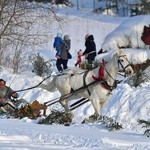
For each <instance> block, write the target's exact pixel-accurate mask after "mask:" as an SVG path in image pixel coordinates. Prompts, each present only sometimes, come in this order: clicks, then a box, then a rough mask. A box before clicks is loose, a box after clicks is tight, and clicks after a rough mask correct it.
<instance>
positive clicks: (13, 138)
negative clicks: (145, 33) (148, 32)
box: [0, 8, 150, 150]
mask: <svg viewBox="0 0 150 150" xmlns="http://www.w3.org/2000/svg"><path fill="white" fill-rule="evenodd" d="M60 13H61V15H65V14H67V17H68V20H69V21H68V24H67V26H66V27H64V28H63V33H64V34H66V33H68V34H69V35H70V37H71V41H72V43H71V46H72V48H71V54H72V55H73V59H71V60H69V67H74V64H75V62H76V57H77V56H76V52H77V50H79V49H80V48H82V49H84V48H85V47H84V36H85V35H86V34H87V33H90V34H93V35H94V38H95V42H96V45H97V52H98V51H99V49H100V48H101V46H102V48H103V49H104V50H107V51H113V50H115V48H116V46H117V44H118V43H119V44H120V45H119V46H121V47H126V42H128V41H127V39H126V38H125V35H124V33H126V35H128V34H127V33H129V34H131V33H132V34H131V35H132V39H133V40H132V42H133V43H132V45H133V48H130V49H129V48H125V49H124V50H125V53H126V54H127V56H128V58H129V60H130V61H131V62H133V63H134V64H138V63H141V62H145V61H146V60H147V59H150V51H149V48H150V47H149V46H146V45H144V44H143V43H142V41H141V40H140V35H141V33H142V29H143V25H148V24H150V16H137V17H132V18H129V19H128V18H122V19H121V18H119V17H108V16H102V15H100V16H98V15H94V16H92V14H91V12H90V14H91V15H89V13H87V12H85V11H84V12H83V13H82V12H81V11H77V10H74V9H72V10H71V12H70V10H69V11H68V9H66V8H65V9H64V8H62V9H61V10H60ZM69 13H70V14H69ZM98 17H99V19H98ZM127 29H128V30H127ZM135 29H136V33H134V32H135ZM132 31H133V32H132ZM137 33H138V35H139V36H138V42H136V40H137V39H136V40H134V39H135V38H134V37H135V35H136V34H137ZM48 44H49V45H50V50H49V47H48V46H47V45H48ZM137 44H138V49H137ZM47 45H43V47H42V48H41V49H37V51H38V52H41V53H42V54H43V55H44V57H45V58H46V59H49V58H54V54H53V53H54V51H53V48H52V44H50V43H47ZM135 54H136V55H135ZM103 55H105V54H103ZM103 55H100V56H98V57H97V59H100V58H101V57H102V56H103ZM146 72H147V74H148V75H149V72H150V68H148V69H147V70H146ZM0 76H1V78H3V79H4V80H6V81H7V85H8V86H10V87H11V88H12V89H14V90H20V89H25V88H28V87H32V86H35V85H37V84H38V83H39V77H37V76H36V75H35V74H34V73H32V72H31V71H30V70H29V71H28V72H26V73H23V74H20V75H18V74H12V73H10V71H9V70H6V69H5V68H1V70H0ZM149 91H150V81H147V82H145V83H143V84H142V85H141V86H139V87H137V88H135V87H131V86H130V85H129V84H127V83H126V82H122V83H121V84H119V85H118V87H117V88H116V89H115V90H114V91H113V93H112V97H111V98H110V99H109V101H108V103H107V105H106V107H105V108H104V109H103V110H102V115H106V116H108V117H111V118H113V119H114V120H116V121H117V122H119V123H120V124H122V126H123V129H121V130H119V131H108V129H107V128H106V127H105V126H104V125H103V124H102V123H89V124H81V121H83V119H85V118H86V117H88V116H90V115H92V114H93V112H94V110H93V108H92V105H91V103H90V102H88V103H86V104H84V105H83V106H81V107H79V108H77V109H75V110H73V114H74V118H73V124H71V125H70V126H63V125H56V124H53V125H41V124H37V121H38V119H40V118H38V119H37V120H30V119H29V118H23V119H12V118H6V116H1V119H0V149H1V150H18V149H22V150H67V149H71V150H150V139H149V138H147V137H145V136H144V135H143V133H144V131H145V128H142V125H139V124H138V122H137V120H138V119H144V120H147V121H150V92H149ZM19 96H20V98H24V99H26V100H27V101H28V102H33V101H34V100H35V99H37V100H38V101H39V102H40V103H44V102H46V101H49V100H52V99H55V98H58V97H59V96H60V93H59V92H58V91H56V92H53V93H50V92H47V91H45V90H42V89H40V88H35V89H32V90H29V91H24V92H20V93H19ZM52 109H58V110H62V107H61V106H60V105H59V104H55V105H53V106H51V107H49V108H48V110H47V115H48V114H49V113H50V111H51V110H52Z"/></svg>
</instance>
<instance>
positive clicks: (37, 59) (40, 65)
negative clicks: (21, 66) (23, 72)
mask: <svg viewBox="0 0 150 150" xmlns="http://www.w3.org/2000/svg"><path fill="white" fill-rule="evenodd" d="M29 60H30V62H31V63H32V65H33V70H32V71H33V72H35V73H36V74H37V75H39V76H41V77H42V76H44V75H45V74H46V75H47V74H51V72H52V69H51V67H52V64H51V62H50V61H45V60H44V57H43V56H41V55H40V54H39V53H37V54H34V55H33V56H31V57H29Z"/></svg>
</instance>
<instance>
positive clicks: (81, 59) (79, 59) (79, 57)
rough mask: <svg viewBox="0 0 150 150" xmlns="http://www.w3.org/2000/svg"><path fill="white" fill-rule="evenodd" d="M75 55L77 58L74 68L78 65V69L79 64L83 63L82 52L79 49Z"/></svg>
mask: <svg viewBox="0 0 150 150" xmlns="http://www.w3.org/2000/svg"><path fill="white" fill-rule="evenodd" d="M77 54H78V58H77V62H76V64H75V66H76V67H77V66H78V65H79V67H80V65H81V63H83V62H84V61H85V56H84V55H83V52H82V50H81V49H80V50H79V51H78V52H77Z"/></svg>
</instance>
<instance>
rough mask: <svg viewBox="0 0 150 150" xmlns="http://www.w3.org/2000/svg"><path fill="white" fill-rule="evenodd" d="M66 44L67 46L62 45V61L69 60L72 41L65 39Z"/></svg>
mask: <svg viewBox="0 0 150 150" xmlns="http://www.w3.org/2000/svg"><path fill="white" fill-rule="evenodd" d="M64 42H65V44H63V45H62V52H61V59H64V60H68V52H69V50H70V47H71V41H70V39H67V40H65V39H64Z"/></svg>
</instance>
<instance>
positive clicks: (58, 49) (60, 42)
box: [53, 32, 65, 59]
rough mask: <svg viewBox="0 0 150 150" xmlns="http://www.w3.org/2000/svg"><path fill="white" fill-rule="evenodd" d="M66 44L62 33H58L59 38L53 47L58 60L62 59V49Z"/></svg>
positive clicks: (56, 38) (55, 40)
mask: <svg viewBox="0 0 150 150" xmlns="http://www.w3.org/2000/svg"><path fill="white" fill-rule="evenodd" d="M63 44H65V43H64V41H63V39H62V33H60V32H59V33H57V36H56V37H55V39H54V43H53V47H54V48H55V49H56V58H57V59H60V58H61V47H62V45H63Z"/></svg>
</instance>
